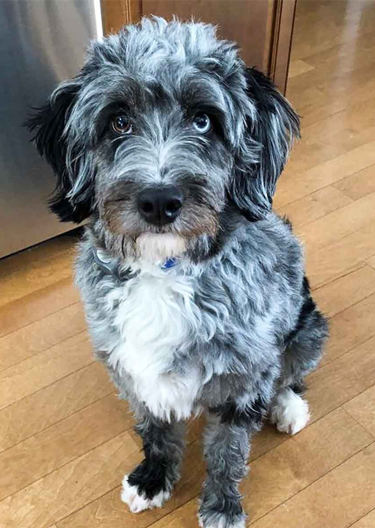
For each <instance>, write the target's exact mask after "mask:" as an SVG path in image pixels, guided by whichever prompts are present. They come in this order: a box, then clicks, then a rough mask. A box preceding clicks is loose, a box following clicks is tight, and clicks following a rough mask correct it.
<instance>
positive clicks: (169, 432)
mask: <svg viewBox="0 0 375 528" xmlns="http://www.w3.org/2000/svg"><path fill="white" fill-rule="evenodd" d="M136 431H137V432H138V434H139V435H140V436H141V437H142V440H143V451H144V454H145V458H144V460H143V461H142V462H141V463H140V464H139V465H138V466H137V467H136V468H135V469H134V471H133V472H132V473H130V475H125V477H124V479H123V482H122V486H123V488H122V494H121V498H122V500H123V501H124V502H126V503H127V504H128V506H129V508H130V510H131V511H132V512H133V513H138V512H141V511H143V510H146V509H151V508H155V507H158V508H160V507H161V506H162V505H163V503H164V501H166V500H167V499H169V497H170V495H171V491H172V488H173V485H174V484H175V482H176V481H177V480H178V478H179V476H180V465H181V460H182V455H183V448H184V432H185V424H184V423H182V422H171V423H170V422H163V421H161V420H158V419H157V418H155V417H153V416H151V415H147V416H145V417H144V418H143V420H142V421H141V422H139V423H138V424H137V426H136Z"/></svg>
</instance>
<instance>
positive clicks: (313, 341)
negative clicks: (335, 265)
mask: <svg viewBox="0 0 375 528" xmlns="http://www.w3.org/2000/svg"><path fill="white" fill-rule="evenodd" d="M303 295H304V302H303V305H302V308H301V312H300V315H299V319H298V321H297V325H296V328H295V329H294V330H293V332H291V334H290V335H289V336H288V338H287V346H286V349H285V352H284V356H283V368H282V375H281V378H280V380H279V382H278V386H277V391H276V395H275V398H274V400H273V402H272V405H271V412H270V419H271V422H273V423H274V424H275V425H276V427H277V429H278V430H279V431H280V432H283V433H289V434H295V433H298V431H300V430H301V429H303V428H304V427H305V425H306V424H307V423H308V421H309V418H310V414H309V408H308V404H307V402H306V401H305V400H304V399H303V398H302V396H301V394H302V393H303V392H304V387H305V385H304V378H305V376H306V375H307V374H309V373H310V372H312V371H313V370H315V369H316V367H317V366H318V364H319V361H320V359H321V357H322V353H323V345H324V343H325V340H326V338H327V337H328V324H327V321H326V319H325V317H324V316H323V315H322V314H321V313H320V312H319V310H318V308H317V307H316V304H315V302H314V300H313V299H312V297H311V294H310V288H309V283H308V281H307V279H306V278H305V280H304V284H303Z"/></svg>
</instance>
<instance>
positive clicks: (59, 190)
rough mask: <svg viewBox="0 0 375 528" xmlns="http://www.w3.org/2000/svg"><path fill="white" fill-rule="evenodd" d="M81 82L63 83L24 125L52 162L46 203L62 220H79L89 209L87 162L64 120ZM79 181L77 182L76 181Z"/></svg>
mask: <svg viewBox="0 0 375 528" xmlns="http://www.w3.org/2000/svg"><path fill="white" fill-rule="evenodd" d="M79 89H80V83H79V82H75V81H74V80H73V81H68V82H65V83H62V84H61V85H60V86H58V87H57V88H56V90H55V91H54V92H53V93H52V95H51V97H50V98H49V100H48V102H47V104H46V105H44V106H43V107H41V108H39V109H36V110H35V111H34V114H33V115H32V117H30V118H29V119H28V120H27V121H26V123H25V125H26V127H27V128H28V129H29V130H30V131H31V132H32V133H33V134H34V136H33V141H35V144H36V147H37V149H38V152H39V154H40V155H41V156H43V157H44V158H45V159H46V161H47V162H48V163H49V164H50V165H51V167H52V169H53V171H54V173H55V174H56V177H57V183H56V187H55V190H54V192H53V194H52V196H51V198H50V199H49V206H50V209H51V211H52V212H53V213H55V214H56V215H57V216H58V217H59V218H60V220H61V221H62V222H75V223H80V222H82V220H84V219H85V218H87V217H88V216H89V215H90V212H91V201H92V196H91V194H92V193H91V192H90V190H91V189H89V187H90V180H91V179H92V178H90V177H89V178H86V180H85V178H83V177H82V174H81V172H82V170H84V171H86V172H87V166H85V165H87V163H86V162H85V160H84V159H83V156H82V155H81V153H80V152H79V149H78V148H77V145H74V146H72V145H71V144H69V137H68V131H67V123H68V120H69V117H70V114H71V112H72V108H73V107H74V104H75V101H76V98H77V94H78V92H79ZM78 180H80V181H81V183H80V184H79V185H78V186H77V181H78Z"/></svg>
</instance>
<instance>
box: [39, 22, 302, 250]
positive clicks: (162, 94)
mask: <svg viewBox="0 0 375 528" xmlns="http://www.w3.org/2000/svg"><path fill="white" fill-rule="evenodd" d="M29 124H30V126H31V128H36V129H37V132H36V143H37V146H38V148H39V151H40V152H41V154H44V155H45V157H46V159H47V160H48V161H49V162H50V164H51V165H52V167H53V169H54V170H55V172H56V174H57V177H58V185H57V188H56V193H55V196H54V197H53V199H52V201H51V207H52V210H53V211H54V212H55V213H56V214H58V215H59V216H60V218H61V220H63V221H71V220H73V221H75V222H80V221H82V220H83V219H85V218H86V217H88V216H92V217H93V218H95V219H98V220H99V221H100V222H101V225H104V226H105V229H106V230H107V231H108V233H111V234H112V235H114V236H120V237H123V238H126V239H131V240H133V241H135V243H137V241H138V243H139V248H142V244H144V243H145V240H147V241H148V242H150V240H151V239H152V240H155V239H158V240H159V239H163V240H167V241H168V244H169V248H168V249H166V251H167V252H168V251H169V252H170V253H178V252H180V251H182V250H183V247H184V245H185V244H186V242H187V241H189V240H192V239H196V238H199V237H200V236H205V237H209V238H210V239H211V240H215V237H216V236H217V233H218V231H220V229H222V218H223V215H224V214H225V211H228V210H229V209H231V210H233V209H236V210H237V211H239V212H241V213H242V214H244V215H245V216H247V217H248V218H249V219H250V220H256V219H259V218H262V217H263V216H264V215H265V214H266V213H267V211H268V210H269V209H270V207H271V203H272V196H273V193H274V190H275V184H276V180H277V178H278V176H279V174H280V172H281V171H282V168H283V166H284V163H285V160H286V157H287V154H288V150H289V146H290V142H291V141H292V138H293V135H294V134H298V118H297V116H296V115H295V114H294V112H293V111H292V110H291V108H290V106H289V105H288V103H287V102H286V100H285V99H284V98H283V97H282V96H281V95H280V94H279V93H278V92H277V91H276V90H275V88H274V87H273V86H272V84H271V83H270V82H269V81H268V80H267V79H266V78H265V77H264V76H263V75H262V74H260V73H259V72H257V71H255V70H246V69H245V67H244V65H243V63H242V61H241V60H240V59H239V58H238V55H237V51H236V48H235V46H234V45H233V44H232V43H230V42H227V41H220V40H217V39H216V37H215V31H214V28H213V27H212V26H208V25H204V24H195V23H188V24H180V23H179V22H171V23H167V22H165V21H164V20H162V19H153V20H148V19H144V20H143V21H142V23H141V24H140V25H137V26H130V27H129V28H126V29H125V30H124V31H122V32H121V33H120V34H119V35H115V36H111V37H109V38H107V39H104V41H102V42H98V43H95V44H94V45H93V47H92V48H91V50H90V51H89V55H88V59H87V61H86V63H85V65H84V67H83V69H82V70H81V72H80V73H79V75H78V76H77V77H76V78H74V79H73V80H71V81H66V82H64V83H62V84H61V85H60V86H59V87H58V88H57V89H56V90H55V92H54V93H53V94H52V96H51V98H50V100H49V102H48V104H47V105H46V107H44V108H42V109H41V110H40V112H39V113H38V114H37V115H36V116H35V117H34V118H33V119H31V120H30V123H29ZM145 237H146V238H145Z"/></svg>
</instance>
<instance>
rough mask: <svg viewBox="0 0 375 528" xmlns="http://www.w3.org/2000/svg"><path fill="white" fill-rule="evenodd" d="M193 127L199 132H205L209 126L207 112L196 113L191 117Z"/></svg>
mask: <svg viewBox="0 0 375 528" xmlns="http://www.w3.org/2000/svg"><path fill="white" fill-rule="evenodd" d="M193 127H194V128H195V130H196V131H197V132H199V133H200V134H205V133H206V132H208V131H209V130H210V128H211V121H210V118H209V117H208V115H207V114H197V115H196V116H195V117H194V119H193Z"/></svg>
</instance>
